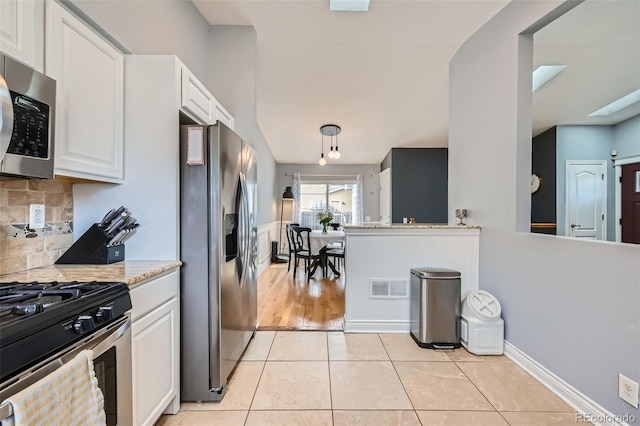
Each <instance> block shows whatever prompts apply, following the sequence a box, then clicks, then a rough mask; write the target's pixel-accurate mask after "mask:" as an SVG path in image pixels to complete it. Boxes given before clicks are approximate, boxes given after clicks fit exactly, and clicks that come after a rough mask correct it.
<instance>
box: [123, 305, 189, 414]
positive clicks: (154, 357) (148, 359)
mask: <svg viewBox="0 0 640 426" xmlns="http://www.w3.org/2000/svg"><path fill="white" fill-rule="evenodd" d="M178 309H179V308H178V299H177V298H176V297H174V298H173V299H171V300H169V301H168V302H166V303H165V304H163V305H161V306H159V307H158V308H156V309H154V310H153V311H151V312H149V313H148V314H147V315H145V316H144V317H142V318H140V319H139V320H137V321H134V322H133V324H132V326H131V355H132V375H133V383H132V385H133V389H132V390H133V424H134V425H153V424H154V423H155V421H156V420H158V418H159V417H160V415H161V414H162V412H163V411H164V409H165V408H166V407H167V405H169V403H170V402H171V400H172V399H173V398H174V397H175V396H176V394H177V390H178V386H179V385H180V384H179V379H178V378H179V373H178V371H177V369H178V368H179V364H178V353H179V345H180V339H179V334H178V333H179V331H178V316H179V311H178Z"/></svg>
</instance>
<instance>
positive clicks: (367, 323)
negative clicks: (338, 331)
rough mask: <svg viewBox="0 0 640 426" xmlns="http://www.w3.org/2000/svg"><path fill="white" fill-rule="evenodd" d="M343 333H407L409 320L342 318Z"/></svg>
mask: <svg viewBox="0 0 640 426" xmlns="http://www.w3.org/2000/svg"><path fill="white" fill-rule="evenodd" d="M344 332H345V333H409V321H375V320H347V319H345V320H344Z"/></svg>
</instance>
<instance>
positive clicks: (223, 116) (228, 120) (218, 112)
mask: <svg viewBox="0 0 640 426" xmlns="http://www.w3.org/2000/svg"><path fill="white" fill-rule="evenodd" d="M215 120H220V122H221V123H224V124H225V125H226V126H227V127H228V128H230V129H231V130H235V120H234V119H233V116H232V115H231V114H229V112H228V111H227V110H226V109H224V107H223V106H222V104H220V102H218V101H216V103H215ZM215 120H214V121H215Z"/></svg>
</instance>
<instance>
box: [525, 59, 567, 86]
mask: <svg viewBox="0 0 640 426" xmlns="http://www.w3.org/2000/svg"><path fill="white" fill-rule="evenodd" d="M566 67H567V66H566V65H540V66H539V67H538V68H536V70H535V71H534V72H533V90H532V92H535V91H536V90H538V89H539V88H540V87H541V86H542V85H543V84H545V83H546V82H547V81H549V80H551V79H552V78H553V77H555V76H556V75H558V73H559V72H560V71H562V70H563V69H565V68H566Z"/></svg>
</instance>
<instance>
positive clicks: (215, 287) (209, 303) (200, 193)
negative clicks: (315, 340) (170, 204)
mask: <svg viewBox="0 0 640 426" xmlns="http://www.w3.org/2000/svg"><path fill="white" fill-rule="evenodd" d="M180 132H181V134H180V251H181V259H182V261H183V266H182V282H181V291H182V293H181V340H182V342H181V343H182V344H181V349H182V350H181V359H182V361H181V364H182V374H181V377H182V383H181V395H182V396H181V399H182V400H183V401H219V400H220V399H222V397H223V395H224V393H225V390H226V385H227V380H228V377H229V374H230V373H231V371H232V370H233V368H234V367H235V365H236V363H237V362H238V360H239V358H240V356H241V355H242V352H243V351H244V349H245V348H246V347H247V345H248V343H249V340H250V339H251V338H252V337H253V335H254V332H255V329H256V323H257V288H256V284H257V283H256V256H257V227H256V214H255V211H256V204H257V191H256V187H257V164H256V154H255V151H254V150H253V149H252V148H251V147H250V146H249V145H248V144H247V143H246V142H245V141H243V140H242V139H241V138H240V136H238V135H237V134H236V133H234V132H233V131H232V130H231V129H229V128H228V127H227V126H225V125H224V124H222V123H220V122H217V123H216V124H215V125H213V126H192V125H184V126H181V129H180Z"/></svg>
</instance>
